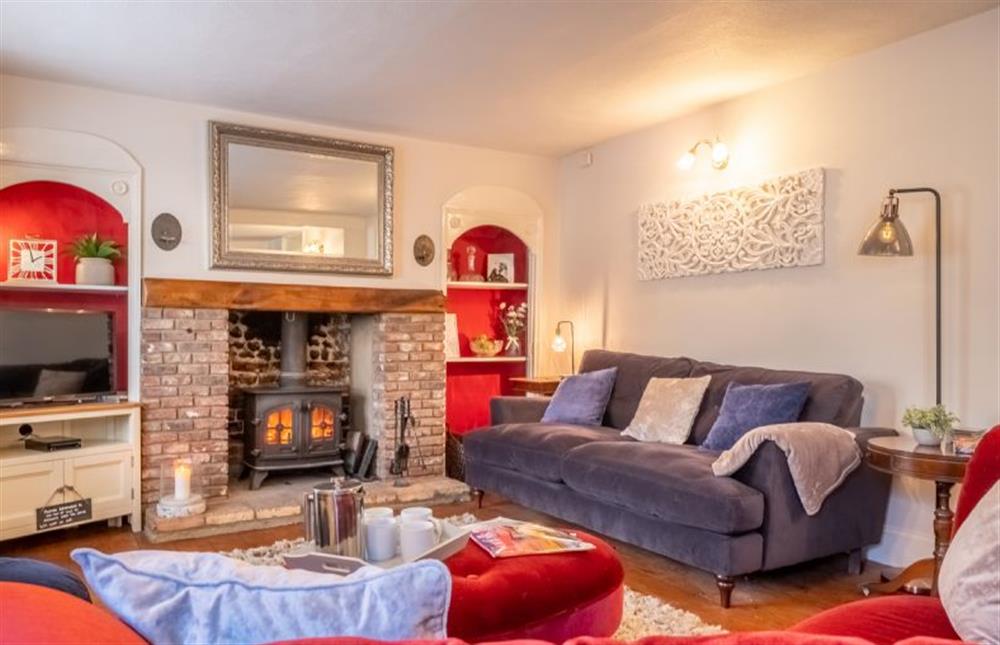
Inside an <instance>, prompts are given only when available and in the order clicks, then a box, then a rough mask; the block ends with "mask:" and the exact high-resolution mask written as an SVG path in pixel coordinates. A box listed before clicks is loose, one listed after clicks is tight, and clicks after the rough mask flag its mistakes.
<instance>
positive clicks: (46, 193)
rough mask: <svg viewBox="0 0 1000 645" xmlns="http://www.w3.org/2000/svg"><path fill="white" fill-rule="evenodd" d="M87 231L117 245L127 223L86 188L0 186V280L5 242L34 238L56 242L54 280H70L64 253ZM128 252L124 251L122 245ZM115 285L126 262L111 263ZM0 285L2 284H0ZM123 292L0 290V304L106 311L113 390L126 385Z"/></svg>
mask: <svg viewBox="0 0 1000 645" xmlns="http://www.w3.org/2000/svg"><path fill="white" fill-rule="evenodd" d="M91 233H97V235H98V237H100V238H102V239H113V240H115V241H116V242H118V243H119V244H120V245H121V246H122V248H124V247H125V244H126V242H127V241H128V224H127V223H126V222H125V221H124V220H123V219H122V216H121V213H119V212H118V210H117V209H115V207H114V206H112V205H111V204H109V203H108V202H106V201H104V200H103V199H101V198H100V197H98V196H97V195H95V194H93V193H91V192H90V191H88V190H84V189H83V188H79V187H77V186H71V185H70V184H64V183H60V182H55V181H29V182H25V183H21V184H15V185H13V186H8V187H6V188H4V189H3V190H0V280H6V278H7V275H8V273H7V262H8V259H9V258H8V256H9V253H10V240H11V239H22V238H29V237H37V238H42V239H52V240H56V241H57V243H58V249H57V251H58V259H57V269H56V280H57V282H58V283H59V284H73V283H75V281H76V280H75V276H76V262H75V260H74V258H73V257H72V256H71V255H70V254H69V253H67V252H66V251H67V250H68V249H69V248H70V245H71V244H72V243H73V241H74V240H76V239H77V238H79V237H81V236H83V235H89V234H91ZM126 252H127V249H126ZM115 283H116V284H117V285H121V286H125V285H127V284H128V263H127V262H126V261H125V260H124V259H122V260H119V261H117V262H115ZM0 286H2V284H0ZM127 300H128V299H127V294H126V293H125V292H114V293H107V294H103V293H78V292H72V291H57V290H45V289H44V288H39V289H37V290H35V289H18V290H13V289H10V290H4V289H0V305H2V306H5V307H15V308H16V307H20V308H24V309H41V308H52V309H66V310H78V309H83V310H86V311H100V312H108V313H110V314H111V315H112V319H113V324H114V337H113V343H114V356H115V369H114V375H115V383H114V387H115V389H116V390H126V389H128V301H127Z"/></svg>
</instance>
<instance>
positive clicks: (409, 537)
mask: <svg viewBox="0 0 1000 645" xmlns="http://www.w3.org/2000/svg"><path fill="white" fill-rule="evenodd" d="M436 528H437V527H435V525H434V523H433V522H429V521H427V520H405V521H402V522H400V524H399V550H400V552H401V554H402V556H403V559H404V560H408V561H409V560H414V559H416V557H417V556H419V555H420V554H422V553H424V552H426V551H430V550H431V549H433V548H434V547H435V546H437V543H438V539H437V530H436Z"/></svg>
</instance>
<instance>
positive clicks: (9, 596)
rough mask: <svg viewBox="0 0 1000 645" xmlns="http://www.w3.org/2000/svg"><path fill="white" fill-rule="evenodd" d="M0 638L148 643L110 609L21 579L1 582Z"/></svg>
mask: <svg viewBox="0 0 1000 645" xmlns="http://www.w3.org/2000/svg"><path fill="white" fill-rule="evenodd" d="M0 642H2V643H18V644H19V645H29V644H30V645H34V644H37V645H88V644H90V643H93V644H94V645H97V644H98V643H100V644H102V645H107V644H108V643H115V644H120V645H146V641H145V640H143V639H142V637H141V636H139V634H137V633H136V632H134V631H132V630H131V629H129V627H128V625H126V624H125V623H123V622H121V621H120V620H118V619H117V618H115V616H114V615H113V614H112V613H111V612H108V611H105V610H104V609H101V608H100V607H97V606H95V605H92V604H90V603H89V602H86V601H84V600H81V599H80V598H77V597H76V596H72V595H70V594H68V593H63V592H62V591H57V590H55V589H50V588H49V587H40V586H38V585H34V584H24V583H20V582H0Z"/></svg>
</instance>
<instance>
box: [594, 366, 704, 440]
mask: <svg viewBox="0 0 1000 645" xmlns="http://www.w3.org/2000/svg"><path fill="white" fill-rule="evenodd" d="M693 365H694V361H692V360H691V359H690V358H660V357H657V356H642V355H640V354H626V353H624V352H609V351H606V350H603V349H592V350H588V351H587V352H585V353H584V354H583V358H582V359H580V372H593V371H595V370H602V369H607V368H609V367H617V368H618V376H617V378H616V379H615V386H614V388H613V389H612V390H611V400H610V401H608V407H607V411H606V412H605V413H604V425H606V426H609V427H612V428H618V429H619V430H624V429H625V428H627V427H628V424H629V423H631V422H632V417H633V416H635V410H636V408H638V407H639V401H640V400H641V399H642V393H643V392H645V391H646V384H647V383H649V379H651V378H653V377H654V376H656V377H660V378H666V377H671V378H684V377H686V376H688V375H689V374H690V373H691V367H692V366H693Z"/></svg>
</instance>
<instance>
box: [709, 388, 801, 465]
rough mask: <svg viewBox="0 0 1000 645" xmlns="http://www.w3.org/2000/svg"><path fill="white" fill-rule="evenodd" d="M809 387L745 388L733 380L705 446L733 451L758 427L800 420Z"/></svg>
mask: <svg viewBox="0 0 1000 645" xmlns="http://www.w3.org/2000/svg"><path fill="white" fill-rule="evenodd" d="M809 387H810V385H809V383H806V382H799V383H780V384H775V385H742V384H740V383H737V382H735V381H733V382H732V383H730V384H729V387H728V388H727V389H726V395H725V397H723V399H722V406H721V407H720V408H719V416H718V417H716V419H715V423H713V424H712V429H711V430H709V431H708V436H707V437H705V441H704V442H703V443H702V445H703V446H704V447H705V448H708V449H710V450H729V449H730V448H732V447H733V446H735V445H736V442H737V441H739V440H740V438H742V437H743V435H745V434H746V433H748V432H750V431H751V430H753V429H755V428H760V427H762V426H771V425H776V424H783V423H794V422H796V421H798V420H799V414H801V413H802V406H803V405H805V402H806V397H807V396H809Z"/></svg>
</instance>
